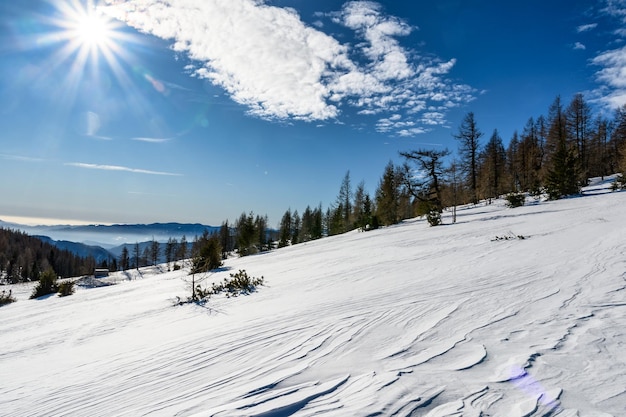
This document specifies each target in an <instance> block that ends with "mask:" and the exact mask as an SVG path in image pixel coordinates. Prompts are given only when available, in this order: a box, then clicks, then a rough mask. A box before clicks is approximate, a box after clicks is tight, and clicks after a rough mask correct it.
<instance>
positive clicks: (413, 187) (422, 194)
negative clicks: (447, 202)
mask: <svg viewBox="0 0 626 417" xmlns="http://www.w3.org/2000/svg"><path fill="white" fill-rule="evenodd" d="M400 155H401V156H403V157H404V158H405V159H406V160H407V162H409V161H410V162H412V163H413V164H415V165H416V168H417V169H416V171H415V173H414V174H413V175H410V176H407V177H406V178H405V184H406V186H407V189H408V191H409V193H410V194H411V195H412V196H413V197H415V198H416V199H418V200H419V201H422V202H424V203H426V205H427V206H426V207H427V216H428V222H429V223H430V225H431V226H437V225H439V224H441V212H442V211H443V204H442V186H443V183H442V182H443V178H444V176H445V173H446V171H445V169H444V165H443V163H444V159H445V158H446V157H447V156H448V155H450V151H449V150H447V149H444V150H442V151H435V150H429V149H418V150H416V151H410V152H400Z"/></svg>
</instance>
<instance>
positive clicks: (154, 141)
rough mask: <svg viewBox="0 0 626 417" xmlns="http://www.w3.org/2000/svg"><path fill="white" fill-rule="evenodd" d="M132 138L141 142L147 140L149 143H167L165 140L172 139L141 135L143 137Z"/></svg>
mask: <svg viewBox="0 0 626 417" xmlns="http://www.w3.org/2000/svg"><path fill="white" fill-rule="evenodd" d="M132 140H136V141H139V142H147V143H165V142H169V141H170V140H171V139H167V138H146V137H141V138H132Z"/></svg>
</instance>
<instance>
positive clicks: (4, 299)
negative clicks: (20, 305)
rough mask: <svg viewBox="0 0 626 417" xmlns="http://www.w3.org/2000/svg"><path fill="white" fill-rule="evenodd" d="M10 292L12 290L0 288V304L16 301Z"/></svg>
mask: <svg viewBox="0 0 626 417" xmlns="http://www.w3.org/2000/svg"><path fill="white" fill-rule="evenodd" d="M11 292H12V290H9V292H6V291H5V290H2V293H0V306H3V305H6V304H11V303H14V302H16V301H17V300H16V299H15V297H13V295H12V294H11Z"/></svg>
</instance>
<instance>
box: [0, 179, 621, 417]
mask: <svg viewBox="0 0 626 417" xmlns="http://www.w3.org/2000/svg"><path fill="white" fill-rule="evenodd" d="M589 194H590V195H588V196H585V197H581V198H573V199H568V200H562V201H556V202H541V203H532V202H530V204H529V205H527V206H525V207H521V208H516V209H508V208H506V207H505V206H504V204H503V202H501V201H497V202H495V203H494V204H492V205H490V206H486V205H480V206H477V207H473V208H466V209H463V210H460V211H459V217H458V222H457V224H454V225H450V224H448V225H445V226H442V227H434V228H431V227H428V226H427V225H426V223H425V221H423V220H419V219H416V220H412V221H408V222H406V223H404V224H401V225H397V226H394V227H389V228H385V229H381V230H376V231H371V232H367V233H358V232H352V233H348V234H346V235H342V236H336V237H332V238H326V239H322V240H319V241H315V242H310V243H305V244H300V245H296V246H293V247H289V248H284V249H280V250H277V251H274V252H272V253H268V254H263V255H258V256H252V257H247V258H242V259H232V260H230V261H228V262H227V264H226V266H227V267H229V268H230V271H222V272H218V273H215V274H214V275H212V276H210V277H209V280H215V281H217V280H221V279H222V278H224V277H227V276H228V274H229V272H235V271H237V270H238V269H245V270H246V271H247V272H248V273H249V274H250V275H253V276H257V277H258V276H261V275H262V276H264V277H265V279H266V282H267V286H265V287H261V289H260V290H259V292H257V293H255V294H252V295H250V296H243V297H238V298H224V297H221V298H219V297H218V298H214V299H212V300H211V301H210V302H209V304H207V306H205V307H201V306H196V305H185V306H173V300H174V298H175V297H176V296H177V295H178V296H181V297H182V296H185V295H186V292H187V290H186V285H187V284H186V283H185V282H184V281H183V278H186V276H185V274H184V273H181V272H180V271H177V272H169V273H160V274H156V273H154V271H150V270H145V271H144V272H143V276H142V278H141V279H136V280H132V281H129V280H124V279H122V278H123V277H122V276H119V279H120V283H119V284H118V285H114V286H109V287H101V288H92V289H85V288H81V289H79V290H78V291H77V292H76V294H74V295H73V296H71V297H66V298H59V297H56V296H53V297H49V298H47V299H42V300H27V298H28V294H29V290H28V288H23V287H22V288H16V289H15V291H16V292H18V293H19V294H18V298H19V301H18V302H17V303H13V304H11V305H8V306H5V307H1V308H0V335H1V336H0V414H1V415H3V416H61V415H63V416H66V415H75V416H142V415H150V416H174V415H176V416H211V415H215V416H262V415H263V416H287V415H298V416H312V415H325V416H371V415H383V416H391V415H397V416H409V415H412V416H429V417H443V416H466V417H470V416H501V417H522V416H561V417H574V416H579V417H584V416H596V417H597V416H626V336H625V331H626V245H625V243H626V233H624V232H625V231H626V223H625V222H624V219H625V215H624V207H626V193H624V192H622V193H602V192H598V190H596V191H595V192H594V193H589ZM445 220H446V221H447V222H448V223H449V218H446V219H445ZM518 236H522V237H524V239H520V238H518ZM496 237H498V238H500V239H496Z"/></svg>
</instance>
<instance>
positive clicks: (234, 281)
mask: <svg viewBox="0 0 626 417" xmlns="http://www.w3.org/2000/svg"><path fill="white" fill-rule="evenodd" d="M264 281H265V278H263V277H261V278H255V277H251V276H249V275H248V273H247V272H246V271H245V270H243V269H240V270H239V272H237V273H235V274H230V279H228V278H224V281H223V282H221V283H219V284H213V287H212V288H211V293H212V294H219V293H222V292H225V293H226V295H227V296H229V297H230V296H232V297H236V296H238V295H240V294H243V295H246V294H250V293H252V292H254V291H256V287H258V286H259V285H263V283H264Z"/></svg>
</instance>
